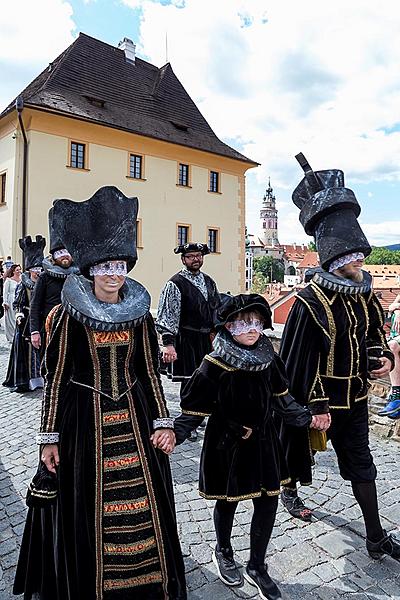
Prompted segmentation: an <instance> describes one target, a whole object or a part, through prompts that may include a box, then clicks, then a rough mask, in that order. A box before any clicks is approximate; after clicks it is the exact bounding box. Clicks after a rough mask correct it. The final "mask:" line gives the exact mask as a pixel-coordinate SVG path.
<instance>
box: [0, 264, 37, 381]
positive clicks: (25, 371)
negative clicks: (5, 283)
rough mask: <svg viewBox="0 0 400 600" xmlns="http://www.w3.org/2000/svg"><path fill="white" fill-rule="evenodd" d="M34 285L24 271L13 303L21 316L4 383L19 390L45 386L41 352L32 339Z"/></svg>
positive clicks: (17, 323)
mask: <svg viewBox="0 0 400 600" xmlns="http://www.w3.org/2000/svg"><path fill="white" fill-rule="evenodd" d="M34 287H35V284H34V282H33V281H32V279H30V277H29V275H27V274H26V273H23V274H22V281H21V283H20V284H19V285H18V286H17V288H16V290H15V301H14V303H13V308H14V310H15V311H16V314H17V317H18V316H19V318H17V320H16V325H15V332H14V339H13V343H12V346H11V352H10V359H9V361H8V369H7V376H6V379H5V381H4V382H3V385H4V386H6V387H10V388H17V391H19V392H27V391H29V390H34V389H36V388H38V387H43V379H42V378H41V376H40V353H39V351H38V350H36V349H35V348H34V347H33V346H32V344H31V341H30V337H31V335H30V327H29V306H30V299H31V295H32V292H33V289H34Z"/></svg>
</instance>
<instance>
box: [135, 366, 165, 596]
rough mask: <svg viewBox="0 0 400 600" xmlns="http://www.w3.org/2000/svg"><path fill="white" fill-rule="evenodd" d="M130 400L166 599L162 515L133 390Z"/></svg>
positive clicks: (160, 578)
mask: <svg viewBox="0 0 400 600" xmlns="http://www.w3.org/2000/svg"><path fill="white" fill-rule="evenodd" d="M125 370H126V377H127V380H128V381H129V380H130V375H129V370H128V365H127V364H126V365H125ZM128 402H129V407H130V411H131V419H132V427H133V431H134V435H135V439H136V443H137V447H138V452H139V455H140V460H141V464H142V469H143V475H144V478H145V484H146V489H147V495H148V500H149V505H150V510H151V515H152V518H153V526H154V534H155V537H156V541H157V549H158V556H159V560H160V568H161V575H160V574H158V576H159V580H158V581H161V582H162V586H163V591H164V596H165V599H167V598H168V569H167V562H166V558H165V550H164V541H163V534H162V530H161V523H160V517H159V514H158V506H157V501H156V498H155V495H154V489H153V483H152V477H151V474H150V469H149V464H148V461H147V457H146V453H145V450H144V446H143V441H142V438H141V434H140V430H139V424H138V421H137V415H136V410H135V403H134V401H133V396H132V392H128Z"/></svg>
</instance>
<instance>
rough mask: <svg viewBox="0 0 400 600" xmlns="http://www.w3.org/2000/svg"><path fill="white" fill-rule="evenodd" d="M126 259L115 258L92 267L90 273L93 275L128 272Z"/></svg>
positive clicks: (124, 273) (123, 273)
mask: <svg viewBox="0 0 400 600" xmlns="http://www.w3.org/2000/svg"><path fill="white" fill-rule="evenodd" d="M127 272H128V270H127V266H126V261H124V260H113V261H107V262H103V263H99V264H98V265H94V267H90V270H89V273H90V275H92V276H95V275H123V276H125V275H126V274H127Z"/></svg>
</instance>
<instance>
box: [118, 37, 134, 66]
mask: <svg viewBox="0 0 400 600" xmlns="http://www.w3.org/2000/svg"><path fill="white" fill-rule="evenodd" d="M118 48H119V49H120V50H123V51H124V52H125V59H126V61H127V62H130V63H133V64H135V50H136V44H134V43H133V42H132V40H130V39H129V38H127V37H124V39H123V40H121V41H120V42H119V44H118Z"/></svg>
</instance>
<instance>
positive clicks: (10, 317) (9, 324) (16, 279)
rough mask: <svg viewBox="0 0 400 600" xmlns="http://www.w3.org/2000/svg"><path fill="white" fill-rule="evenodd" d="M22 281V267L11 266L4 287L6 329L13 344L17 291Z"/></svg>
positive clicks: (8, 338) (8, 339)
mask: <svg viewBox="0 0 400 600" xmlns="http://www.w3.org/2000/svg"><path fill="white" fill-rule="evenodd" d="M20 281H21V265H17V264H15V265H11V267H10V268H9V269H8V270H7V271H6V274H5V280H4V287H3V308H4V313H5V317H4V328H5V333H6V338H7V341H8V342H9V343H10V344H12V341H13V339H14V331H15V310H14V308H13V304H14V300H15V290H16V288H17V285H18V284H19V283H20Z"/></svg>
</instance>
